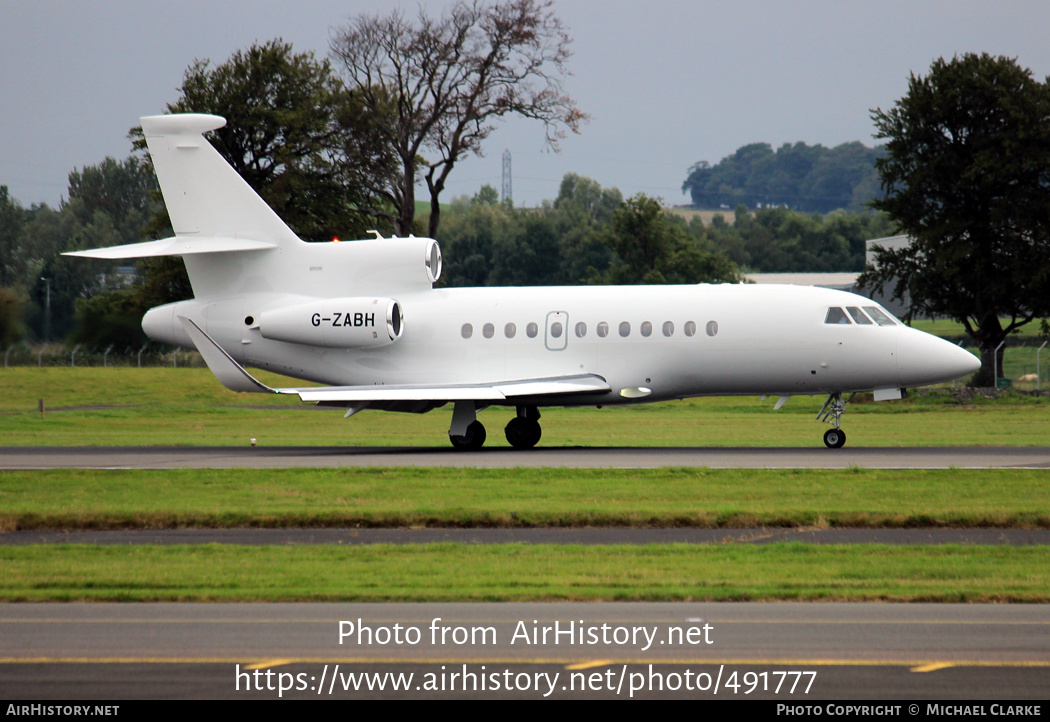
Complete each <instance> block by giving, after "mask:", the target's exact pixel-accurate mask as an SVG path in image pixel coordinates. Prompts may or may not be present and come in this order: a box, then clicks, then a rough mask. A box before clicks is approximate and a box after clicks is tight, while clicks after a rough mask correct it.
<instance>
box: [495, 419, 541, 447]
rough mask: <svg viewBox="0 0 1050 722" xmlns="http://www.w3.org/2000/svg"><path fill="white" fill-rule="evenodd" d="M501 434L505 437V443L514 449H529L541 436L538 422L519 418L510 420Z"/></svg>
mask: <svg viewBox="0 0 1050 722" xmlns="http://www.w3.org/2000/svg"><path fill="white" fill-rule="evenodd" d="M503 432H504V433H505V434H506V435H507V442H508V443H509V444H510V445H511V446H513V447H514V448H515V449H531V448H532V447H533V446H535V445H536V444H538V443H539V441H540V436H542V435H543V430H542V429H541V428H540V424H539V422H538V421H536V420H535V419H526V418H524V417H521V416H517V417H515V418H513V419H511V420H510V422H509V423H508V424H507V428H506V429H504V430H503Z"/></svg>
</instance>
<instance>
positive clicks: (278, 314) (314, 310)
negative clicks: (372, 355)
mask: <svg viewBox="0 0 1050 722" xmlns="http://www.w3.org/2000/svg"><path fill="white" fill-rule="evenodd" d="M256 322H257V323H258V327H259V333H261V334H262V336H263V338H268V339H272V340H274V341H287V342H288V343H301V344H306V345H309V346H325V347H328V348H370V347H376V346H386V345H388V344H391V343H393V342H394V341H397V340H398V339H399V338H401V332H402V330H403V329H404V315H403V313H402V311H401V305H400V304H399V303H398V302H397V301H395V300H393V299H390V298H329V299H324V300H321V299H318V300H317V301H312V302H309V303H300V304H296V305H294V306H286V307H284V308H275V309H272V310H270V311H264V312H263V313H261V314H260V315H259V318H258V319H256Z"/></svg>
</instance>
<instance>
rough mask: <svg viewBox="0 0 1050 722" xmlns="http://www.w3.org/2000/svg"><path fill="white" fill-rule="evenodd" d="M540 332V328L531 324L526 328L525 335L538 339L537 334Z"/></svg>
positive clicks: (533, 323)
mask: <svg viewBox="0 0 1050 722" xmlns="http://www.w3.org/2000/svg"><path fill="white" fill-rule="evenodd" d="M539 332H540V327H539V326H537V325H536V323H535V322H532V323H530V324H529V325H528V326H526V327H525V335H526V336H528V337H529V338H536V334H538V333H539Z"/></svg>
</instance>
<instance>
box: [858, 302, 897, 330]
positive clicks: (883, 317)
mask: <svg viewBox="0 0 1050 722" xmlns="http://www.w3.org/2000/svg"><path fill="white" fill-rule="evenodd" d="M864 310H865V311H867V312H868V315H869V316H871V317H872V318H873V319H874V320H875V323H877V324H879V325H880V326H896V325H897V322H896V321H894V320H893V319H892V318H891V317H890V315H889V314H888V313H886V312H885V311H883V310H882V309H881V308H879V307H878V306H865V307H864Z"/></svg>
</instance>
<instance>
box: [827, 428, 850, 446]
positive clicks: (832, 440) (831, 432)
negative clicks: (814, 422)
mask: <svg viewBox="0 0 1050 722" xmlns="http://www.w3.org/2000/svg"><path fill="white" fill-rule="evenodd" d="M845 443H846V432H845V431H843V430H842V429H828V430H827V431H825V432H824V445H825V446H827V447H828V448H829V449H841V448H842V445H843V444H845Z"/></svg>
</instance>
